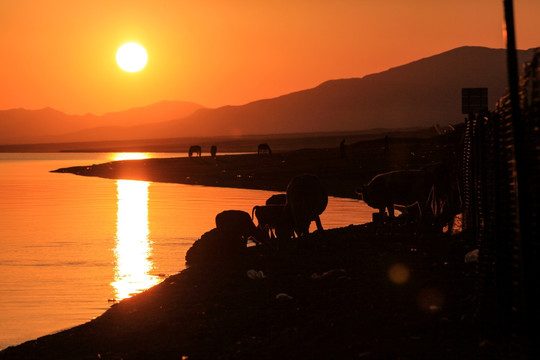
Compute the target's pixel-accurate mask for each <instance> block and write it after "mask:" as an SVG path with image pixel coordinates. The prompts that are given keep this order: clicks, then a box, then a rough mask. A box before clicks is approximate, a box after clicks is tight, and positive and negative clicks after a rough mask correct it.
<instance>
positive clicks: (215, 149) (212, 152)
mask: <svg viewBox="0 0 540 360" xmlns="http://www.w3.org/2000/svg"><path fill="white" fill-rule="evenodd" d="M210 155H211V156H212V158H213V159H215V158H216V155H217V146H216V145H212V147H211V148H210Z"/></svg>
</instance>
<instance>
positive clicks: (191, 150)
mask: <svg viewBox="0 0 540 360" xmlns="http://www.w3.org/2000/svg"><path fill="white" fill-rule="evenodd" d="M201 153H202V149H201V147H200V145H192V146H191V147H190V148H189V157H192V156H193V154H197V156H198V157H201Z"/></svg>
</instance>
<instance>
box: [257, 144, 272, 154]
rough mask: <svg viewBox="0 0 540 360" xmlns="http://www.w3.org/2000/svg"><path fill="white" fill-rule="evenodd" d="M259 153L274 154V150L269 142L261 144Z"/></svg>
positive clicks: (258, 149)
mask: <svg viewBox="0 0 540 360" xmlns="http://www.w3.org/2000/svg"><path fill="white" fill-rule="evenodd" d="M257 154H258V155H268V156H272V150H271V149H270V146H269V145H268V144H267V143H264V144H259V147H258V148H257Z"/></svg>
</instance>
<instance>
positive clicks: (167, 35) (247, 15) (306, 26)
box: [0, 0, 540, 114]
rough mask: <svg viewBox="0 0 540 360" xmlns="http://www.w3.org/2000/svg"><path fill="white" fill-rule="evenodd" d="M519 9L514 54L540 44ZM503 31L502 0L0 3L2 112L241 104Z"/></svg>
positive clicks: (539, 6)
mask: <svg viewBox="0 0 540 360" xmlns="http://www.w3.org/2000/svg"><path fill="white" fill-rule="evenodd" d="M514 3H515V4H514V6H515V11H516V15H515V19H516V32H517V46H518V48H520V49H528V48H531V47H538V46H540V21H538V18H539V16H540V1H539V0H515V1H514ZM502 27H503V1H502V0H473V1H471V0H455V1H447V0H409V1H403V0H385V1H367V0H286V1H285V0H283V1H281V0H276V1H267V0H229V1H217V0H216V1H208V0H201V1H179V0H167V1H165V0H152V1H111V0H92V1H72V0H69V1H67V0H48V1H38V0H17V1H1V2H0V48H1V52H0V82H1V84H2V85H1V89H2V90H1V91H2V94H1V96H0V110H3V109H10V108H21V107H22V108H26V109H39V108H43V107H52V108H55V109H57V110H60V111H63V112H66V113H68V114H84V113H88V112H90V113H94V114H103V113H106V112H112V111H120V110H126V109H129V108H131V107H135V106H145V105H149V104H152V103H155V102H158V101H161V100H184V101H192V102H196V103H199V104H201V105H204V106H208V107H219V106H223V105H240V104H245V103H247V102H250V101H253V100H258V99H263V98H270V97H276V96H279V95H283V94H287V93H290V92H293V91H297V90H302V89H307V88H311V87H314V86H316V85H318V84H320V83H321V82H324V81H326V80H330V79H337V78H349V77H362V76H364V75H367V74H370V73H374V72H380V71H383V70H386V69H388V68H390V67H393V66H398V65H403V64H405V63H408V62H410V61H414V60H417V59H419V58H423V57H427V56H431V55H435V54H438V53H441V52H444V51H447V50H450V49H453V48H456V47H459V46H464V45H475V46H476V45H477V46H486V47H492V48H504V47H505V42H504V39H503V35H502ZM129 41H134V42H138V43H139V44H141V45H143V46H144V47H145V48H146V50H147V52H148V63H147V65H146V67H145V68H144V69H143V70H142V71H140V72H135V73H128V72H125V71H122V70H121V69H120V68H119V67H118V65H117V64H116V60H115V54H116V50H117V49H118V47H119V46H120V45H122V44H123V43H126V42H129Z"/></svg>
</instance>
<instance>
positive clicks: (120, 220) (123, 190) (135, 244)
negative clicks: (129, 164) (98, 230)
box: [111, 180, 160, 300]
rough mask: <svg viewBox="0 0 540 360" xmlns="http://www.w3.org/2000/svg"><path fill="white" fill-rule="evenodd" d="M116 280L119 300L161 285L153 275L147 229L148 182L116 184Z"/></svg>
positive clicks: (113, 283) (121, 181)
mask: <svg viewBox="0 0 540 360" xmlns="http://www.w3.org/2000/svg"><path fill="white" fill-rule="evenodd" d="M116 184H117V198H118V212H117V221H116V248H115V259H116V267H115V276H114V281H113V282H112V283H111V285H112V286H113V288H114V290H115V293H116V294H115V296H116V299H117V300H122V299H125V298H127V297H129V296H131V295H133V294H134V293H137V292H140V291H142V290H145V289H148V288H149V287H151V286H153V285H155V284H157V283H159V282H160V279H159V277H157V276H154V275H150V271H151V270H152V268H153V263H152V261H151V256H152V246H151V242H150V240H149V234H150V230H149V226H148V188H149V186H150V183H149V182H147V181H134V180H117V182H116Z"/></svg>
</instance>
